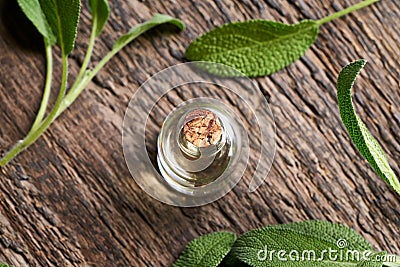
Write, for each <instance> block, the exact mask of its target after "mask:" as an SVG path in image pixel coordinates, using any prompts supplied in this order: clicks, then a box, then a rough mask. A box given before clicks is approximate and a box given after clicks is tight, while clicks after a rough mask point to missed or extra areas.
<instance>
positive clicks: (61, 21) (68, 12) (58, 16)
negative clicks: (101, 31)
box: [40, 0, 80, 56]
mask: <svg viewBox="0 0 400 267" xmlns="http://www.w3.org/2000/svg"><path fill="white" fill-rule="evenodd" d="M40 5H41V6H42V10H43V12H44V14H45V15H46V18H47V21H48V22H49V24H50V27H51V29H52V31H53V33H54V34H55V35H56V37H57V43H58V44H59V45H60V47H61V50H62V53H63V55H64V56H67V55H69V54H70V53H71V52H72V50H73V48H74V44H75V38H76V33H77V28H78V22H79V14H80V1H79V0H40Z"/></svg>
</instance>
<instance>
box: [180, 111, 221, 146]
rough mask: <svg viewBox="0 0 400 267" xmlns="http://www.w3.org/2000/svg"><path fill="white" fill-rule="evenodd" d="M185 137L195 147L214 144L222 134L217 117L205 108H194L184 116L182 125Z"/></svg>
mask: <svg viewBox="0 0 400 267" xmlns="http://www.w3.org/2000/svg"><path fill="white" fill-rule="evenodd" d="M183 133H184V136H185V139H186V140H187V141H188V142H190V143H192V144H193V145H195V146H197V147H208V146H210V145H215V144H216V143H217V142H218V141H219V140H220V139H221V135H222V126H221V124H220V122H219V120H218V117H217V115H216V114H214V113H213V112H211V111H209V110H207V109H195V110H193V111H192V112H190V113H189V114H188V115H187V116H186V118H185V124H184V126H183Z"/></svg>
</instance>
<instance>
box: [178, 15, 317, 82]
mask: <svg viewBox="0 0 400 267" xmlns="http://www.w3.org/2000/svg"><path fill="white" fill-rule="evenodd" d="M318 30H319V26H318V24H317V23H316V22H315V21H313V20H304V21H301V22H300V23H297V24H293V25H287V24H284V23H280V22H275V21H268V20H251V21H246V22H233V23H228V24H225V25H223V26H221V27H218V28H216V29H214V30H212V31H210V32H208V33H206V34H204V35H203V36H201V37H199V38H197V39H196V40H195V41H193V42H192V43H191V44H190V46H189V47H188V48H187V50H186V54H185V57H186V58H187V59H189V60H192V61H207V62H215V63H222V64H225V65H228V66H230V67H233V68H234V69H237V70H239V71H241V72H242V73H244V74H245V75H247V76H251V77H255V76H264V75H268V74H271V73H273V72H276V71H278V70H280V69H282V68H284V67H286V66H288V65H289V64H291V63H292V62H294V61H295V60H297V59H299V58H300V57H301V56H302V55H303V54H304V53H305V52H306V51H307V49H309V48H310V46H311V45H312V44H313V43H314V41H315V40H316V38H317V35H318ZM208 66H212V65H203V66H201V67H202V68H205V69H207V70H208V71H209V72H211V73H214V74H218V75H223V76H231V74H229V73H224V72H222V73H221V72H220V71H219V70H218V69H208Z"/></svg>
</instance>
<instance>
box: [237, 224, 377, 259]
mask: <svg viewBox="0 0 400 267" xmlns="http://www.w3.org/2000/svg"><path fill="white" fill-rule="evenodd" d="M281 250H283V251H285V253H286V254H285V255H280V256H279V254H278V252H279V251H281ZM330 250H336V251H337V254H336V256H337V257H336V258H334V256H335V254H332V256H331V255H329V253H326V252H324V251H330ZM350 250H351V251H353V250H354V251H359V252H360V253H361V254H360V255H361V256H362V252H364V251H370V250H371V246H370V244H369V243H368V242H367V241H366V240H365V239H363V238H362V237H361V236H360V235H358V234H357V233H356V232H355V231H353V230H352V229H350V228H348V227H345V226H343V225H340V224H332V223H329V222H324V221H308V222H300V223H291V224H286V225H276V226H269V227H265V228H261V229H257V230H253V231H250V232H248V233H246V234H244V235H242V236H241V237H239V238H238V240H237V241H236V242H235V244H234V245H233V247H232V251H231V253H232V254H233V255H234V256H235V257H237V258H238V259H240V260H241V261H243V262H245V263H247V264H249V265H251V266H254V267H265V266H274V267H275V266H277V267H286V266H288V267H289V266H297V267H309V266H313V267H314V266H315V267H316V266H326V267H331V266H332V267H337V266H356V265H357V264H358V262H359V260H361V256H360V257H358V258H357V256H355V257H354V258H352V257H351V256H349V257H346V256H340V253H341V252H340V251H342V253H343V255H347V254H346V253H347V251H350ZM272 251H274V252H272ZM292 251H295V252H292ZM291 253H293V254H291ZM296 253H297V254H296ZM290 255H291V256H290ZM264 257H265V258H264ZM279 257H281V259H279ZM282 258H286V261H285V260H282Z"/></svg>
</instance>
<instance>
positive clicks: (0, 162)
mask: <svg viewBox="0 0 400 267" xmlns="http://www.w3.org/2000/svg"><path fill="white" fill-rule="evenodd" d="M62 66H63V73H62V78H61V87H60V92H59V93H58V97H57V100H56V103H55V104H54V107H53V109H52V110H51V112H50V114H49V115H48V116H47V118H46V119H45V120H44V121H43V122H42V123H40V125H38V126H37V127H36V129H34V130H33V131H31V132H29V133H28V135H27V136H26V137H25V138H24V139H23V140H21V141H19V142H18V143H17V144H16V145H15V146H14V147H13V148H12V149H11V150H10V151H8V152H7V154H6V155H5V156H4V157H3V158H1V159H0V166H1V167H3V166H5V165H6V164H7V163H8V162H9V161H10V160H12V159H13V158H14V157H15V156H16V155H18V154H19V153H20V152H21V151H23V150H24V149H25V148H27V147H28V146H30V145H31V144H32V143H33V142H35V141H36V139H38V138H39V137H40V135H41V134H42V133H43V132H44V131H45V130H46V129H47V128H48V127H49V126H50V124H51V123H52V122H53V121H54V120H55V119H56V118H57V116H58V115H59V109H60V107H61V103H62V100H63V98H64V96H65V92H66V90H67V78H68V57H67V56H66V55H65V54H64V53H62Z"/></svg>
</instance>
